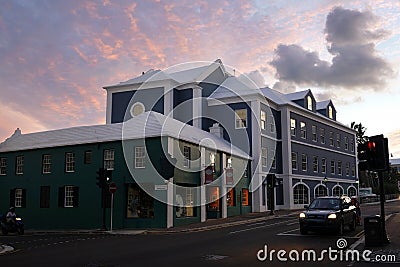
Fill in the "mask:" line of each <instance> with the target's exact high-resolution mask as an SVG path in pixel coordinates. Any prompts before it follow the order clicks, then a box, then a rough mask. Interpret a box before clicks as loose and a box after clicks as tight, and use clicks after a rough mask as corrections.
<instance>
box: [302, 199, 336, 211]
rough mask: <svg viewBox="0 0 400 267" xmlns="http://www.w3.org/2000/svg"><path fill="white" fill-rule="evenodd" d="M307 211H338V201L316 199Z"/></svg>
mask: <svg viewBox="0 0 400 267" xmlns="http://www.w3.org/2000/svg"><path fill="white" fill-rule="evenodd" d="M309 209H316V210H338V209H340V200H339V199H334V198H318V199H314V201H313V202H312V203H311V205H310V207H309Z"/></svg>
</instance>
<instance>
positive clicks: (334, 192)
mask: <svg viewBox="0 0 400 267" xmlns="http://www.w3.org/2000/svg"><path fill="white" fill-rule="evenodd" d="M332 196H334V197H341V196H343V188H342V187H341V186H340V185H335V186H334V187H333V189H332Z"/></svg>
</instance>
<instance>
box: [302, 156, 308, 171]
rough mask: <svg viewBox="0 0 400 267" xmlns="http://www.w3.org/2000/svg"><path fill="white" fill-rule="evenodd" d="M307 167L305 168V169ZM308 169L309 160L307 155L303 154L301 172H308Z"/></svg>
mask: <svg viewBox="0 0 400 267" xmlns="http://www.w3.org/2000/svg"><path fill="white" fill-rule="evenodd" d="M304 166H305V168H304ZM307 169H308V159H307V154H305V153H302V154H301V170H302V171H303V172H306V171H307Z"/></svg>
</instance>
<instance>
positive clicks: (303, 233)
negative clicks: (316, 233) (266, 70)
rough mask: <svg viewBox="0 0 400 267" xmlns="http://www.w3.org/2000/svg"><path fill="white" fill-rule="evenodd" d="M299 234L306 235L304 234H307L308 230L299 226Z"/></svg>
mask: <svg viewBox="0 0 400 267" xmlns="http://www.w3.org/2000/svg"><path fill="white" fill-rule="evenodd" d="M300 234H302V235H306V234H308V231H307V230H306V229H304V228H300Z"/></svg>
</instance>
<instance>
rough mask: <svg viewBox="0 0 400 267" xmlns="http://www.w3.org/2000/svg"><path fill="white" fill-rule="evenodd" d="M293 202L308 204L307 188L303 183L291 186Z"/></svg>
mask: <svg viewBox="0 0 400 267" xmlns="http://www.w3.org/2000/svg"><path fill="white" fill-rule="evenodd" d="M293 201H294V204H308V188H307V187H306V186H305V185H304V184H297V185H296V186H295V187H294V188H293Z"/></svg>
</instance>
